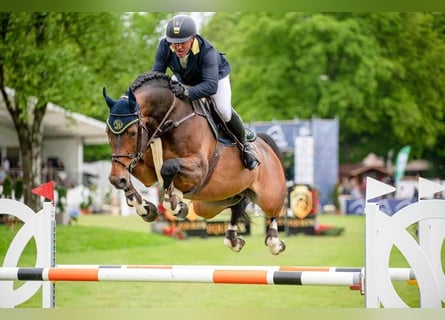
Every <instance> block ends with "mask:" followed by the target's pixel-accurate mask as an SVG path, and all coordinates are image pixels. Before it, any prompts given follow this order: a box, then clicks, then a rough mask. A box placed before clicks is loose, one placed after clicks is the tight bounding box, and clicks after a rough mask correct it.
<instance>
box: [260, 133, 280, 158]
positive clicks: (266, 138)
mask: <svg viewBox="0 0 445 320" xmlns="http://www.w3.org/2000/svg"><path fill="white" fill-rule="evenodd" d="M257 136H258V137H259V138H261V139H262V140H264V142H266V143H267V144H268V145H269V147H271V148H272V150H273V152H274V153H275V154H276V155H277V156H278V159H280V162H281V163H283V161H282V160H283V159H282V158H283V157H282V156H283V155H282V153H281V150H280V147H278V145H277V143H276V142H275V140H274V139H273V138H272V137H271V136H270V135H268V134H267V133H265V132H258V133H257Z"/></svg>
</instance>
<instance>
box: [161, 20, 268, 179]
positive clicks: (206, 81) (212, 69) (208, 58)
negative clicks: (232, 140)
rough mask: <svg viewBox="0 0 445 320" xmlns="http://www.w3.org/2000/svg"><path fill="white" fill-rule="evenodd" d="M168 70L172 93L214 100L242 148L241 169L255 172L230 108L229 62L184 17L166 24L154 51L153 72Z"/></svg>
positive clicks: (250, 149) (251, 150)
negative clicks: (242, 167)
mask: <svg viewBox="0 0 445 320" xmlns="http://www.w3.org/2000/svg"><path fill="white" fill-rule="evenodd" d="M167 67H168V68H169V69H170V70H171V71H172V72H173V74H174V77H176V79H177V80H178V81H179V82H172V83H173V85H172V91H173V93H174V94H175V95H176V96H177V97H179V98H185V97H188V98H189V99H190V100H192V101H193V100H198V99H201V98H204V97H209V96H212V97H213V99H214V101H215V104H216V108H217V109H218V111H219V114H220V115H221V116H222V118H223V120H224V121H225V122H226V124H227V127H228V128H229V129H230V131H231V132H232V133H233V134H234V135H235V136H236V137H237V139H238V140H239V141H240V142H241V144H242V146H243V147H242V150H241V151H242V152H243V155H242V157H241V158H242V160H243V163H244V166H245V167H246V168H247V169H249V170H253V169H255V167H256V166H258V165H259V161H258V156H257V154H256V152H255V149H254V148H253V147H252V146H251V145H250V143H249V142H248V141H247V139H246V131H245V128H244V125H243V122H242V120H241V118H240V116H239V115H238V114H237V113H236V111H235V110H233V108H232V102H231V97H232V92H231V87H230V80H229V73H230V71H231V68H230V65H229V62H228V61H227V59H226V58H225V57H224V55H223V54H221V53H220V52H218V51H217V49H216V48H214V47H213V45H212V44H211V43H210V42H209V41H208V40H206V39H204V38H203V37H202V36H201V35H199V34H197V31H196V24H195V22H194V20H193V19H192V18H191V17H189V16H187V15H176V16H174V17H173V18H172V19H171V20H170V21H169V22H168V24H167V30H166V37H165V38H163V39H161V41H160V43H159V46H158V48H157V52H156V58H155V62H154V65H153V68H152V70H153V71H159V72H162V73H165V72H166V69H167ZM183 85H184V86H183Z"/></svg>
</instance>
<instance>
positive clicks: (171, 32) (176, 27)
mask: <svg viewBox="0 0 445 320" xmlns="http://www.w3.org/2000/svg"><path fill="white" fill-rule="evenodd" d="M195 34H196V24H195V21H193V19H192V18H190V17H189V16H186V15H182V14H180V15H176V16H174V17H173V18H172V19H171V20H170V21H169V22H168V24H167V31H166V36H167V41H168V42H170V43H182V42H185V41H187V40H189V39H190V38H191V37H193V36H194V35H195Z"/></svg>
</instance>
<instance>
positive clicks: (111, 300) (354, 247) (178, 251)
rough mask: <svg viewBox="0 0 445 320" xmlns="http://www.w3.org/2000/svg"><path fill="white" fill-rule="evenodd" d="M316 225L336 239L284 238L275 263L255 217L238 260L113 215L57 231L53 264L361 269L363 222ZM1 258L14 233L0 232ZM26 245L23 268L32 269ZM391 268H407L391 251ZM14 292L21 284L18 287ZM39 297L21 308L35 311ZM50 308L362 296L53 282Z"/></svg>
mask: <svg viewBox="0 0 445 320" xmlns="http://www.w3.org/2000/svg"><path fill="white" fill-rule="evenodd" d="M320 222H321V223H324V224H331V225H335V226H339V227H344V228H345V232H344V233H343V234H342V235H341V236H336V237H329V236H305V235H297V236H285V235H281V237H282V238H283V239H284V240H285V242H286V245H287V248H286V251H285V252H284V253H282V254H281V255H279V256H273V255H271V254H270V253H269V251H268V249H267V247H265V246H264V232H263V230H264V220H263V219H262V218H260V217H255V218H253V223H254V224H253V227H252V234H251V235H250V236H247V237H245V239H246V242H247V243H246V246H245V247H244V248H243V250H242V251H241V252H240V253H234V252H232V251H230V250H229V249H227V248H226V247H224V245H223V238H222V237H216V238H208V239H201V238H188V239H186V240H184V241H180V240H176V239H173V238H168V237H165V236H162V235H158V234H153V233H151V232H150V226H149V224H147V223H145V222H143V221H142V220H141V219H140V218H138V217H134V216H130V217H120V216H111V215H90V216H81V217H80V220H79V222H78V224H77V225H72V226H57V257H56V260H57V263H58V264H210V265H280V266H284V265H306V266H351V267H360V266H363V265H364V217H360V216H330V215H324V216H323V215H322V216H320ZM0 236H1V238H0V239H1V240H0V257H3V256H4V255H5V252H6V250H7V246H8V243H9V242H10V241H11V240H12V238H13V236H14V232H13V231H10V230H9V229H8V228H6V227H5V226H3V225H0ZM34 252H35V248H34V245H33V243H32V242H31V243H30V244H29V245H28V246H27V248H26V250H25V251H24V253H23V255H22V259H21V260H20V263H19V264H20V265H21V266H32V265H34V261H35V253H34ZM393 260H394V266H405V264H406V262H405V261H404V259H403V257H402V256H401V255H400V254H397V252H396V253H395V254H394V255H393V256H392V257H391V262H392V263H393ZM17 285H19V284H17ZM397 291H398V292H399V293H400V294H401V295H402V296H403V298H404V299H405V301H407V302H408V303H409V304H410V305H412V306H416V305H418V299H417V288H416V287H415V286H409V285H407V284H405V283H397ZM40 299H41V295H40V294H37V295H36V296H34V297H33V298H32V299H30V300H29V301H27V302H25V303H24V304H22V305H21V306H22V307H27V308H34V307H40V306H41V300H40ZM56 305H57V306H58V307H62V308H68V307H69V308H72V307H74V308H76V307H81V308H88V307H125V308H127V307H128V308H136V307H137V308H158V307H161V308H164V307H165V308H183V307H192V306H195V307H196V306H199V307H202V308H219V307H221V308H225V307H235V308H236V307H255V308H306V307H307V308H315V307H317V308H324V307H326V308H329V307H335V308H361V307H363V306H364V297H363V296H361V295H360V293H359V292H358V291H350V290H349V289H348V288H346V287H329V286H326V287H309V286H308V287H300V286H262V285H248V286H247V285H244V286H243V285H214V284H191V283H142V282H132V283H128V282H102V283H87V282H59V283H57V284H56Z"/></svg>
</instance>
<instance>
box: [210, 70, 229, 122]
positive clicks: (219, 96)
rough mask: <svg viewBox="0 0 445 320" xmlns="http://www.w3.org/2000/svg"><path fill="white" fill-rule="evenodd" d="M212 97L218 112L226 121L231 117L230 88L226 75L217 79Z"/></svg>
mask: <svg viewBox="0 0 445 320" xmlns="http://www.w3.org/2000/svg"><path fill="white" fill-rule="evenodd" d="M212 97H213V99H214V100H215V103H216V108H217V109H218V112H219V114H220V115H221V117H222V118H223V119H224V121H225V122H228V121H229V120H230V118H231V117H232V89H231V87H230V78H229V76H228V75H227V76H226V77H225V78H222V79H221V80H219V81H218V90H217V91H216V94H214V95H213V96H212Z"/></svg>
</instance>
